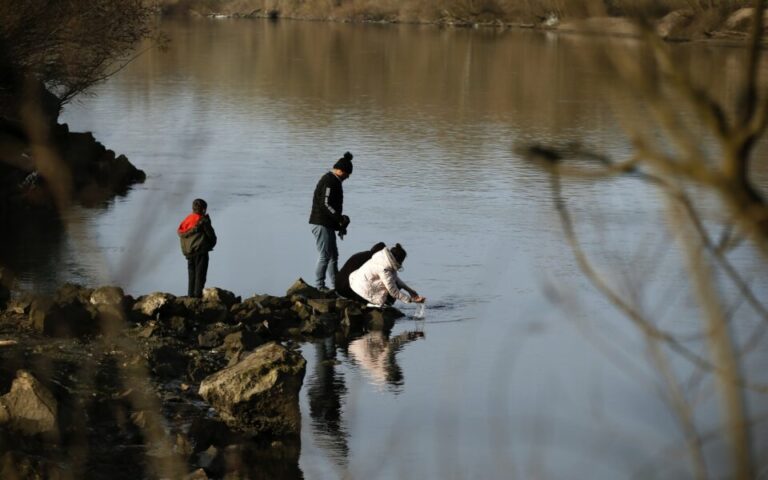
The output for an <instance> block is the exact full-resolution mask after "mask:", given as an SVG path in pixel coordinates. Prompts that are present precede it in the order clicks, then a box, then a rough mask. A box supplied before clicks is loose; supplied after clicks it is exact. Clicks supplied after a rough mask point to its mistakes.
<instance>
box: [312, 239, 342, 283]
mask: <svg viewBox="0 0 768 480" xmlns="http://www.w3.org/2000/svg"><path fill="white" fill-rule="evenodd" d="M312 234H314V236H315V242H316V244H317V251H318V252H320V258H318V259H317V268H316V269H315V286H316V287H317V288H321V287H325V276H326V273H330V275H331V288H334V287H335V286H336V274H337V273H338V272H339V266H338V263H339V249H338V248H337V247H336V232H334V231H333V230H332V229H330V228H328V227H324V226H322V225H312ZM328 270H330V272H328Z"/></svg>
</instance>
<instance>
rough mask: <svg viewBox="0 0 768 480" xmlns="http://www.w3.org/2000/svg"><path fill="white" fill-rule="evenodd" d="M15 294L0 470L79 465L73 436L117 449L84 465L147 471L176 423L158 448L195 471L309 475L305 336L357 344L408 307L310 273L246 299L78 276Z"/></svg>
mask: <svg viewBox="0 0 768 480" xmlns="http://www.w3.org/2000/svg"><path fill="white" fill-rule="evenodd" d="M12 293H13V294H12V296H11V299H10V300H9V301H8V302H7V305H6V308H5V309H4V310H3V311H2V312H0V332H2V334H3V338H2V339H0V393H2V392H8V391H9V390H10V392H9V393H7V394H6V395H5V396H3V397H0V450H3V451H5V452H8V454H7V455H6V456H5V457H3V458H5V459H7V460H8V462H9V463H8V465H5V464H0V478H5V477H6V476H8V477H9V478H16V477H17V476H18V475H19V473H18V472H27V473H29V475H31V476H34V475H37V474H39V476H41V477H45V476H46V475H47V474H48V472H57V471H58V470H59V469H60V468H70V467H69V466H68V464H67V463H66V460H63V461H62V459H66V458H68V455H70V453H71V452H69V451H67V450H66V448H62V447H60V446H65V445H70V444H71V443H69V442H73V441H74V442H83V441H85V442H86V443H88V445H87V447H88V448H87V449H88V452H89V453H88V455H89V456H91V457H92V458H97V459H103V458H108V459H109V461H108V462H103V461H101V460H94V462H95V463H94V464H93V465H90V466H89V467H88V468H91V467H94V468H97V469H98V468H101V469H103V470H100V471H94V472H91V473H93V475H94V476H102V477H104V478H108V477H109V474H108V473H107V472H111V471H114V469H116V468H119V469H120V470H121V471H123V470H124V471H126V472H130V474H126V475H129V476H130V477H131V478H145V477H149V476H152V475H151V474H148V473H147V470H146V468H147V465H146V450H145V447H146V445H145V443H144V442H147V441H148V437H147V435H149V434H150V433H152V432H154V435H157V434H158V433H157V432H168V435H169V438H166V440H165V442H166V443H165V444H163V445H162V448H160V445H158V453H157V454H161V455H163V456H169V455H170V456H172V457H174V458H176V459H177V460H178V461H179V462H180V464H182V465H186V466H187V467H188V470H187V472H197V473H196V475H197V476H200V475H207V476H209V477H210V478H224V477H226V476H227V475H232V474H233V473H232V472H239V473H238V475H240V477H239V478H254V477H256V478H284V477H287V478H296V477H300V476H301V474H300V470H299V469H298V456H299V451H300V444H299V442H300V437H299V435H298V433H299V430H300V425H301V421H300V412H299V407H298V393H299V390H300V388H301V385H302V383H303V379H304V374H305V368H306V367H305V361H304V359H303V358H302V357H301V355H300V353H299V352H298V351H297V350H296V349H295V345H296V342H297V341H314V340H316V339H319V338H325V337H328V336H334V337H335V340H336V341H338V342H340V343H349V342H350V341H351V340H352V339H354V338H356V337H357V336H359V335H361V334H363V333H364V332H366V331H368V330H371V329H379V330H383V331H386V330H388V329H390V328H391V327H392V325H393V323H394V321H395V319H396V318H397V317H400V316H402V313H401V312H399V311H398V310H397V309H394V308H386V309H384V310H370V309H368V308H365V306H364V305H362V304H360V303H357V302H354V301H350V300H347V299H343V298H337V297H336V296H335V295H332V294H326V293H321V292H319V291H317V290H316V289H315V288H313V287H311V286H309V285H307V284H306V282H304V281H303V280H301V279H299V280H297V281H296V282H295V283H294V284H293V285H292V286H291V288H290V289H289V290H288V291H287V292H286V295H284V296H275V295H253V296H251V297H249V298H246V299H241V298H239V297H238V296H236V295H235V294H234V293H232V292H228V291H226V290H222V289H216V288H212V289H206V290H205V292H204V295H203V298H202V299H199V298H189V297H183V296H182V297H178V296H175V295H172V294H170V293H164V292H155V293H151V294H149V295H144V296H140V297H138V298H137V299H135V300H134V298H133V297H131V296H130V295H127V294H126V293H125V292H124V291H123V290H122V289H120V288H119V287H115V286H105V287H99V288H86V287H83V286H79V285H74V284H65V285H62V286H61V288H59V289H58V290H57V291H56V293H55V294H54V295H51V296H47V297H44V296H40V295H35V294H29V293H22V292H12ZM17 372H18V373H17ZM38 380H39V381H38ZM211 407H213V410H211ZM212 412H216V413H212ZM83 428H86V430H85V431H83V430H82V429H83ZM86 439H87V440H86ZM117 450H119V451H120V452H121V454H120V458H119V459H116V458H115V455H114V452H115V451H117ZM0 460H1V459H0ZM115 461H118V462H119V466H118V465H113V464H112V462H115ZM265 468H266V469H267V470H266V471H268V474H265V473H264V469H265ZM273 468H274V470H272V469H273ZM14 469H15V470H14ZM198 469H200V470H198ZM255 470H258V472H256V471H255ZM14 472H15V473H14ZM30 472H32V473H30ZM35 472H37V473H35ZM89 472H90V471H89ZM99 472H101V473H99ZM24 475H26V473H25V474H24ZM24 475H22V477H21V478H25V476H24ZM264 475H266V477H265V476H264ZM171 477H173V478H176V477H177V476H174V475H171ZM179 478H183V476H182V477H179Z"/></svg>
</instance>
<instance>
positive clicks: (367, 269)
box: [349, 248, 415, 305]
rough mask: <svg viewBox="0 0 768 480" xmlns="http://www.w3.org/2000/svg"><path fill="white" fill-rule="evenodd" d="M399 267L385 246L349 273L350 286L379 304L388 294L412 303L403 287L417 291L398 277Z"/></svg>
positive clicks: (409, 290) (367, 298) (384, 300)
mask: <svg viewBox="0 0 768 480" xmlns="http://www.w3.org/2000/svg"><path fill="white" fill-rule="evenodd" d="M399 267H400V265H399V264H398V263H397V260H395V257H393V256H392V253H391V252H390V251H389V249H388V248H384V249H382V250H379V251H378V252H376V253H375V254H374V255H373V256H372V257H371V259H370V260H368V261H367V262H365V263H364V264H363V266H362V267H360V268H358V269H357V270H355V271H354V272H352V273H351V274H350V275H349V286H350V287H351V288H352V290H353V291H354V292H355V293H357V294H358V295H360V296H361V297H363V298H364V299H366V300H368V301H369V302H371V303H375V304H377V305H383V304H384V303H385V302H386V300H387V295H392V297H394V298H395V299H396V300H400V301H401V302H405V303H411V301H412V300H411V297H410V295H408V294H407V293H405V292H403V291H402V290H401V289H404V290H407V291H408V292H410V293H411V294H414V293H415V292H414V291H413V289H411V288H410V287H409V286H408V285H406V284H405V283H404V282H403V281H402V280H400V279H399V278H398V276H397V269H398V268H399Z"/></svg>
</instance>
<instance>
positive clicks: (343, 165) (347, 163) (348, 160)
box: [333, 152, 354, 175]
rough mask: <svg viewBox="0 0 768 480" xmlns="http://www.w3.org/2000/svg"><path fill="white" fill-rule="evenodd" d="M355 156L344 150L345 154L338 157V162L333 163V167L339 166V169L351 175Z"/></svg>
mask: <svg viewBox="0 0 768 480" xmlns="http://www.w3.org/2000/svg"><path fill="white" fill-rule="evenodd" d="M353 157H354V156H353V155H352V154H351V153H349V152H344V156H343V157H341V158H340V159H338V161H336V163H334V164H333V168H338V169H339V170H341V171H343V172H346V173H347V174H349V175H352V158H353Z"/></svg>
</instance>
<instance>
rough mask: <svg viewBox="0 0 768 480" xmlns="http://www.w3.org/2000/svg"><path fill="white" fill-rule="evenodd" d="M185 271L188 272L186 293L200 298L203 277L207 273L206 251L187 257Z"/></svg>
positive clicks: (203, 284)
mask: <svg viewBox="0 0 768 480" xmlns="http://www.w3.org/2000/svg"><path fill="white" fill-rule="evenodd" d="M187 272H188V273H189V287H188V288H187V295H189V296H190V297H197V298H201V297H202V296H203V288H205V277H206V275H208V252H206V253H200V254H197V255H194V256H192V257H187Z"/></svg>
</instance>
